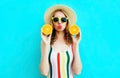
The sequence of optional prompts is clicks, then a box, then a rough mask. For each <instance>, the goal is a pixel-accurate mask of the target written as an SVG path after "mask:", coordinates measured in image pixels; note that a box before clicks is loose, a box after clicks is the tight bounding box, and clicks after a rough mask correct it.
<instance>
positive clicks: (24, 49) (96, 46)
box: [0, 0, 120, 78]
mask: <svg viewBox="0 0 120 78" xmlns="http://www.w3.org/2000/svg"><path fill="white" fill-rule="evenodd" d="M54 4H66V5H68V6H70V7H72V8H73V9H74V10H75V11H76V13H77V16H78V21H77V25H79V26H80V28H81V30H82V41H81V44H80V56H81V60H82V64H83V70H82V73H81V75H78V76H75V78H120V73H119V70H120V61H119V60H120V1H119V0H71V1H70V0H66V1H65V0H51V1H47V0H43V1H40V0H1V1H0V78H45V77H43V76H42V75H41V74H40V71H39V64H40V57H41V55H40V40H41V37H40V28H41V26H42V25H43V24H44V20H43V15H44V12H45V10H46V9H47V8H48V7H50V6H52V5H54Z"/></svg>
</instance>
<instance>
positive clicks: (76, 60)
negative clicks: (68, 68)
mask: <svg viewBox="0 0 120 78" xmlns="http://www.w3.org/2000/svg"><path fill="white" fill-rule="evenodd" d="M73 51H74V52H73V53H74V54H73V63H72V70H73V73H74V74H77V75H78V74H80V73H81V71H82V63H81V59H80V53H79V45H78V44H75V45H73Z"/></svg>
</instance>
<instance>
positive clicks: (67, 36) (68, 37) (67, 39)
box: [50, 9, 73, 45]
mask: <svg viewBox="0 0 120 78" xmlns="http://www.w3.org/2000/svg"><path fill="white" fill-rule="evenodd" d="M58 11H60V12H62V13H63V14H64V15H65V16H66V17H67V14H66V13H65V11H64V10H62V9H57V10H55V11H54V12H53V13H52V14H53V15H52V17H53V16H54V14H55V12H58ZM52 17H51V18H52ZM51 24H52V25H53V22H52V20H51ZM69 27H70V25H69V19H68V20H67V26H66V28H65V29H64V40H65V43H66V44H67V45H70V44H72V43H73V40H72V36H71V34H70V33H69ZM55 41H56V30H55V28H53V32H52V36H51V42H50V45H53V44H54V42H55Z"/></svg>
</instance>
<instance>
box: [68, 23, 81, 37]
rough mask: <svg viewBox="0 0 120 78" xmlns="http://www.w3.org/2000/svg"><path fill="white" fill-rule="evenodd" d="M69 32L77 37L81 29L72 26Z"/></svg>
mask: <svg viewBox="0 0 120 78" xmlns="http://www.w3.org/2000/svg"><path fill="white" fill-rule="evenodd" d="M69 32H70V34H72V35H76V34H78V33H79V32H80V29H79V27H78V26H77V25H73V26H71V27H70V28H69Z"/></svg>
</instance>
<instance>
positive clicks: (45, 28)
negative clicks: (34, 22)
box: [41, 24, 52, 35]
mask: <svg viewBox="0 0 120 78" xmlns="http://www.w3.org/2000/svg"><path fill="white" fill-rule="evenodd" d="M41 30H42V32H43V33H44V34H45V35H49V34H51V33H52V26H51V25H50V24H45V25H43V27H42V29H41Z"/></svg>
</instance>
